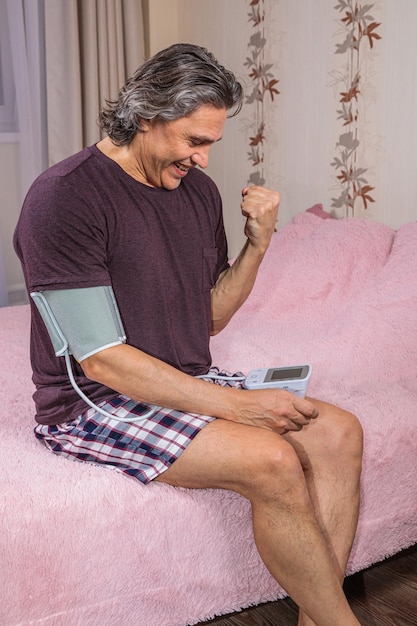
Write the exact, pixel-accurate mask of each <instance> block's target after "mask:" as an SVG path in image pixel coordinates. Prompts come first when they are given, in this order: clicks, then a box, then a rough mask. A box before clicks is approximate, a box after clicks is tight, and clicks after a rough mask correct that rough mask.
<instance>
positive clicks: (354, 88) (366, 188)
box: [331, 0, 381, 216]
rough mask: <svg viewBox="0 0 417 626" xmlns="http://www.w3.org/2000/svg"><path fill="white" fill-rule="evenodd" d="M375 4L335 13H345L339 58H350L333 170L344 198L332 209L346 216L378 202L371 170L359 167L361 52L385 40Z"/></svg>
mask: <svg viewBox="0 0 417 626" xmlns="http://www.w3.org/2000/svg"><path fill="white" fill-rule="evenodd" d="M373 6H374V5H373V4H364V3H362V2H359V1H356V0H338V2H337V4H336V6H335V9H336V10H337V11H339V12H340V13H342V15H343V17H342V18H341V19H340V20H338V21H339V23H340V24H341V26H342V32H343V34H344V40H343V41H342V42H341V43H338V44H336V54H345V55H347V66H346V71H345V73H344V74H343V75H342V76H340V75H335V74H334V76H336V81H337V82H343V84H344V85H345V88H344V89H343V90H342V91H340V93H339V96H340V99H339V102H340V105H341V107H340V108H339V109H338V110H337V116H338V117H337V119H338V120H341V121H342V125H343V128H344V131H343V133H342V134H341V135H340V137H339V140H338V141H337V143H336V148H337V151H338V155H337V156H336V157H335V158H334V159H333V161H332V163H331V166H332V167H333V168H334V169H335V170H336V171H337V172H338V173H337V175H336V179H337V181H338V187H340V194H339V196H338V197H337V198H332V207H334V208H336V209H344V212H345V215H346V216H353V215H354V213H355V205H356V203H357V202H361V203H362V206H363V208H364V209H367V208H368V205H369V203H370V202H374V198H373V197H372V195H371V192H372V191H373V190H374V189H375V187H372V186H371V185H370V184H369V181H368V180H367V177H366V173H367V171H368V170H367V168H364V167H360V166H359V164H358V160H359V157H358V154H359V152H358V149H359V146H360V144H361V142H360V106H359V104H360V98H361V97H362V94H361V80H362V75H361V51H362V49H363V48H362V47H363V46H364V45H368V46H369V47H370V48H371V49H372V48H373V47H374V44H375V42H376V41H378V40H379V39H381V36H380V35H379V34H378V33H377V29H378V27H379V26H380V25H381V24H380V23H378V22H376V21H375V19H374V17H373V16H372V14H371V9H372V7H373Z"/></svg>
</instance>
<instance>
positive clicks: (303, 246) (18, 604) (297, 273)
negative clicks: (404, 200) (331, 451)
mask: <svg viewBox="0 0 417 626" xmlns="http://www.w3.org/2000/svg"><path fill="white" fill-rule="evenodd" d="M322 217H323V216H320V215H318V214H315V213H314V212H313V213H304V214H300V215H299V216H297V217H296V218H295V219H293V221H292V222H291V223H290V224H288V225H287V226H286V227H284V228H283V229H282V230H280V231H279V232H278V233H276V234H275V235H274V238H273V242H272V245H271V247H270V249H269V251H268V253H267V256H266V258H265V261H264V264H263V266H262V268H261V270H260V274H259V277H258V281H257V284H256V287H255V289H254V291H253V293H252V294H251V296H250V297H249V299H248V300H247V302H246V303H245V304H244V306H243V307H242V309H241V311H240V312H239V313H238V314H237V315H236V317H235V319H233V320H232V321H231V323H230V325H229V326H228V328H227V329H226V330H225V331H223V333H221V334H220V335H218V336H216V337H215V338H214V339H213V341H212V353H213V361H214V363H216V364H218V365H220V366H221V367H225V368H227V369H230V370H233V371H234V370H243V371H247V370H249V369H252V368H254V367H264V366H270V365H297V364H302V363H310V364H311V365H312V368H313V374H312V378H311V382H310V388H309V393H310V395H313V396H316V397H318V398H321V399H324V400H327V401H330V402H333V403H335V404H340V405H341V406H343V407H345V408H347V409H349V410H351V411H353V412H354V413H356V414H357V415H358V417H359V418H360V420H361V422H362V424H363V427H364V430H365V438H366V439H365V460H364V471H363V480H362V510H361V516H360V521H359V528H358V533H357V537H356V541H355V544H354V546H353V550H352V554H351V558H350V561H349V566H348V571H349V573H351V572H354V571H357V570H360V569H363V568H365V567H367V566H368V565H370V564H371V563H374V562H376V561H380V560H382V559H384V558H385V557H386V556H388V555H391V554H394V553H395V552H397V551H399V550H401V549H403V548H405V547H407V546H409V545H411V544H413V543H415V542H416V541H417V483H416V480H415V476H414V471H415V470H414V468H415V465H416V461H417V420H416V411H417V224H408V225H406V226H404V227H402V228H401V229H400V230H399V231H398V232H394V231H393V230H391V229H390V228H388V227H386V226H383V225H381V224H377V223H373V222H370V221H364V220H358V219H348V220H333V219H322ZM28 342H29V310H28V307H27V306H23V307H13V308H12V307H10V308H3V309H0V407H1V408H0V426H1V434H2V436H1V439H2V443H1V455H0V462H1V469H0V481H1V487H0V494H1V495H0V594H1V602H0V624H4V625H5V626H29V625H32V624H39V625H41V624H42V625H45V626H46V625H48V626H49V625H50V626H79V625H81V624H82V625H88V626H95V625H97V626H186V625H187V624H196V623H197V622H199V621H202V620H205V619H209V618H210V617H214V616H215V615H219V614H224V613H227V612H230V611H234V610H239V609H241V608H243V607H246V606H249V605H251V604H256V603H258V602H261V601H265V600H271V599H276V598H280V597H283V595H284V592H283V590H282V589H281V588H280V587H279V585H278V584H277V583H276V582H275V581H274V580H273V579H272V578H271V576H270V575H269V573H268V572H267V570H266V568H265V567H264V565H263V563H262V562H261V560H260V558H259V556H258V554H257V551H256V548H255V545H254V541H253V535H252V527H251V513H250V506H249V503H248V502H247V501H246V500H244V499H243V498H241V497H239V496H237V495H236V494H234V493H231V492H227V491H210V490H200V491H192V490H186V489H175V488H172V487H168V486H165V485H160V484H150V485H149V486H147V487H145V486H143V485H141V484H138V483H137V482H136V481H135V480H134V479H129V478H126V477H125V476H123V475H121V474H119V473H118V472H116V471H114V470H112V469H107V468H102V467H95V466H92V465H87V464H82V463H78V462H71V461H68V460H66V459H62V458H59V457H57V456H54V455H53V454H52V453H50V452H48V451H47V450H46V449H45V448H44V447H43V446H42V445H41V444H40V443H38V442H37V441H36V440H35V439H34V436H33V434H32V427H33V413H34V409H33V404H32V399H31V394H32V392H33V386H32V383H31V379H30V366H29V349H28Z"/></svg>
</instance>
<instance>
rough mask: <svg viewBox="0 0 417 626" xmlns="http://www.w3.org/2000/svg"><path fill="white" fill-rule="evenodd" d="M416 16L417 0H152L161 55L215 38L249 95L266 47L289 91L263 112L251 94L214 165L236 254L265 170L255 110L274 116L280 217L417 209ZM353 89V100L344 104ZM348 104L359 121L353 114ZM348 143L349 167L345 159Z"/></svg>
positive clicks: (271, 169) (271, 180) (267, 152)
mask: <svg viewBox="0 0 417 626" xmlns="http://www.w3.org/2000/svg"><path fill="white" fill-rule="evenodd" d="M356 5H358V6H359V9H361V11H362V15H363V23H362V24H361V26H362V38H361V40H360V42H359V43H358V51H357V52H356V51H355V49H354V45H352V40H350V42H349V37H352V36H353V37H355V36H358V35H357V33H358V29H357V28H356V31H355V30H354V23H353V22H352V23H349V19H348V16H349V12H350V9H352V14H354V8H355V6H356ZM256 11H260V12H261V13H262V12H264V13H265V20H264V22H262V23H260V24H259V25H255V24H254V20H253V19H252V20H251V16H252V17H253V14H254V13H255V12H256ZM174 16H175V18H174ZM416 22H417V3H416V2H415V0H396V2H384V1H383V0H376V1H375V2H373V3H372V2H371V3H367V2H365V1H362V2H360V1H359V2H356V1H355V0H336V1H335V2H328V0H258V1H257V2H250V1H249V0H227V2H224V1H223V0H199V1H198V2H194V1H190V0H176V1H175V2H173V1H172V0H151V1H150V40H149V46H150V51H151V53H153V52H156V50H158V49H160V48H162V47H164V46H166V45H169V44H171V43H174V42H175V41H188V42H192V43H199V44H201V45H205V46H207V47H208V48H209V49H211V50H212V51H213V52H214V54H215V55H216V56H217V57H218V58H219V59H220V60H221V61H223V62H224V63H225V64H226V65H227V66H228V67H230V68H231V69H232V70H233V71H234V72H235V73H236V74H237V75H238V76H239V77H240V78H242V79H243V82H244V84H245V86H246V89H247V93H248V94H250V93H251V90H252V88H253V84H252V83H253V80H252V79H251V78H250V76H249V73H250V71H251V69H253V68H249V67H248V66H246V65H245V61H246V60H247V58H248V55H250V54H251V53H252V52H253V51H256V50H257V51H258V52H259V51H260V46H263V49H262V56H263V62H264V67H265V66H270V67H269V70H268V71H269V74H270V76H269V78H273V79H275V80H277V81H278V82H277V83H275V88H276V89H277V91H279V94H274V99H273V100H272V99H271V98H270V97H268V94H266V96H265V98H264V101H263V103H262V111H261V113H259V111H258V112H256V106H255V105H254V103H251V104H249V103H247V104H245V107H244V109H243V111H242V113H241V114H240V116H239V117H238V118H237V119H235V120H230V121H229V122H228V126H227V129H226V133H225V136H224V140H223V142H222V143H221V144H220V145H218V146H216V147H215V149H214V150H213V153H212V162H211V164H210V166H209V170H208V172H209V173H210V175H212V176H213V178H214V179H215V180H216V182H217V183H218V185H219V187H220V190H221V192H222V195H223V198H224V204H225V214H226V226H227V229H228V235H229V240H230V241H231V251H232V254H235V253H236V252H237V249H238V247H239V245H240V242H241V241H242V237H241V227H242V220H241V218H240V217H239V193H240V189H241V187H242V186H243V184H245V182H246V180H247V178H248V177H251V176H254V175H255V174H256V172H255V170H256V168H255V169H254V167H253V166H252V163H251V161H250V158H249V156H248V152H249V151H250V150H251V146H250V145H249V144H250V137H254V119H255V117H256V116H257V115H258V116H259V115H261V116H262V119H263V121H264V123H265V128H264V139H263V142H262V145H261V148H262V155H263V159H264V160H263V163H262V164H261V165H260V166H259V167H258V172H257V175H259V177H261V178H263V179H264V180H265V184H266V185H267V186H269V187H274V188H278V189H279V190H280V192H281V209H280V220H279V225H284V224H285V223H287V222H288V220H289V219H291V217H292V216H294V215H295V214H296V213H298V212H300V211H303V210H305V209H306V208H307V207H308V206H310V205H312V204H314V203H316V202H321V203H323V205H324V208H325V209H327V210H329V211H331V212H332V213H333V214H334V215H335V216H336V217H345V216H351V215H354V216H355V217H364V218H367V219H374V220H378V221H382V222H384V223H386V224H388V225H389V226H391V227H392V228H398V227H400V226H401V225H402V224H404V223H406V222H408V221H414V220H416V219H417V204H416V185H417V179H416V176H415V167H416V165H415V164H416V150H417V115H416V108H417V82H416V81H415V80H414V76H415V74H416V72H417V54H416V52H417V50H416V47H417V38H416V37H415V32H414V31H415V24H416ZM352 34H353V35H352ZM253 36H258V47H256V46H254V45H251V37H253ZM262 38H263V40H264V42H262ZM346 42H348V43H350V45H347V43H346ZM263 44H264V45H263ZM357 73H358V76H359V81H358V84H357V89H356V90H354V89H352V83H353V80H354V78H355V75H356V74H357ZM343 93H344V94H348V96H346V95H345V99H348V98H350V101H347V102H344V103H343V102H341V100H342V99H343V96H342V94H343ZM349 107H350V112H351V113H352V112H353V113H352V115H353V117H354V118H355V120H354V122H353V123H351V124H345V122H346V119H342V118H341V112H343V110H344V111H345V115H347V113H346V111H347V109H349ZM258 108H259V107H258ZM258 121H259V120H258ZM346 142H347V143H348V145H347V146H346V145H344V144H345V143H346ZM347 153H349V158H347V162H346V166H347V167H345V168H344V167H342V166H340V164H339V167H336V165H335V163H336V164H337V160H339V161H341V160H342V158H344V157H345V156H346V154H347ZM343 155H344V156H343ZM345 174H347V175H348V178H349V177H350V180H348V181H344V182H343V184H342V181H343V176H344V175H345ZM338 176H339V177H341V178H338ZM355 185H356V190H355ZM349 198H350V199H349ZM365 203H366V205H365Z"/></svg>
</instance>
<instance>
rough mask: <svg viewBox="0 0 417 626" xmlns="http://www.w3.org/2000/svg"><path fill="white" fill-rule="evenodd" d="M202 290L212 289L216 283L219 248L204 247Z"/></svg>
mask: <svg viewBox="0 0 417 626" xmlns="http://www.w3.org/2000/svg"><path fill="white" fill-rule="evenodd" d="M202 255H203V258H202V284H201V288H202V291H210V290H211V289H212V288H213V287H214V285H215V283H216V278H217V276H216V269H217V248H203V249H202Z"/></svg>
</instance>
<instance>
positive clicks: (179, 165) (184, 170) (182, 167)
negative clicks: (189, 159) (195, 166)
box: [174, 161, 190, 172]
mask: <svg viewBox="0 0 417 626" xmlns="http://www.w3.org/2000/svg"><path fill="white" fill-rule="evenodd" d="M174 165H175V167H177V168H178V169H179V170H181V172H188V170H189V169H190V168H189V167H187V166H186V165H182V163H178V161H175V162H174Z"/></svg>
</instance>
